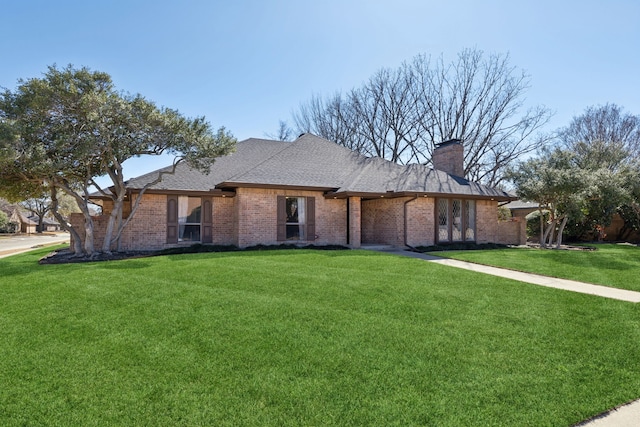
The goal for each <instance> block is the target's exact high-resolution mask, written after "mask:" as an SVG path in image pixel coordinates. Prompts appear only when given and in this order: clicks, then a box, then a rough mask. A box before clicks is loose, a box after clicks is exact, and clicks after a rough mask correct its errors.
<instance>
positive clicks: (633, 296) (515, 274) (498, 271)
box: [383, 250, 640, 425]
mask: <svg viewBox="0 0 640 427" xmlns="http://www.w3.org/2000/svg"><path fill="white" fill-rule="evenodd" d="M383 252H385V253H390V254H394V255H402V256H408V257H412V258H418V259H423V260H425V261H429V262H433V263H436V264H442V265H447V266H449V267H456V268H462V269H465V270H471V271H476V272H478V273H484V274H490V275H492V276H499V277H504V278H507V279H512V280H517V281H519V282H525V283H533V284H534V285H540V286H546V287H549V288H556V289H563V290H565V291H571V292H579V293H582V294H591V295H597V296H600V297H604V298H612V299H617V300H620V301H627V302H633V303H638V302H640V292H635V291H629V290H626V289H618V288H610V287H607V286H600V285H592V284H590V283H583V282H576V281H574V280H567V279H558V278H555V277H548V276H541V275H539V274H532V273H523V272H521V271H515V270H508V269H505V268H498V267H490V266H488V265H481V264H474V263H471V262H466V261H459V260H455V259H449V258H441V257H438V256H434V255H429V254H423V253H418V252H410V251H403V250H392V251H383ZM638 425H640V422H639V423H638Z"/></svg>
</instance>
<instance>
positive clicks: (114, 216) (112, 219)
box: [102, 196, 123, 253]
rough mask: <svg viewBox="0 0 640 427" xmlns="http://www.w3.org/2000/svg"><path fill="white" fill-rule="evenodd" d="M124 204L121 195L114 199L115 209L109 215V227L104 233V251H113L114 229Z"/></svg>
mask: <svg viewBox="0 0 640 427" xmlns="http://www.w3.org/2000/svg"><path fill="white" fill-rule="evenodd" d="M122 205H123V201H122V200H121V197H120V196H118V197H117V198H116V199H115V200H114V201H113V210H112V211H111V214H110V215H109V221H108V222H107V229H106V230H105V234H104V242H103V243H102V252H106V253H109V252H111V246H112V243H113V242H112V236H113V230H114V229H115V228H116V222H117V220H118V217H119V216H120V215H122Z"/></svg>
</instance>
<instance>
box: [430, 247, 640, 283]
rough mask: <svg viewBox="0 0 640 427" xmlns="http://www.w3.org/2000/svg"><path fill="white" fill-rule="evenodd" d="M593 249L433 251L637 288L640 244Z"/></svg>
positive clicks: (442, 254)
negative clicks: (639, 245) (638, 245)
mask: <svg viewBox="0 0 640 427" xmlns="http://www.w3.org/2000/svg"><path fill="white" fill-rule="evenodd" d="M592 246H595V247H596V248H597V249H596V250H595V251H568V250H551V249H525V248H510V249H493V250H480V251H450V252H437V253H434V255H437V256H443V257H447V258H455V259H459V260H462V261H469V262H475V263H478V264H485V265H492V266H495V267H504V268H509V269H512V270H519V271H526V272H530V273H537V274H543V275H545V276H551V277H560V278H564V279H571V280H578V281H581V282H587V283H594V284H598V285H604V286H612V287H615V288H620V289H628V290H632V291H640V278H639V276H638V272H639V271H640V247H637V246H630V245H616V244H598V245H592Z"/></svg>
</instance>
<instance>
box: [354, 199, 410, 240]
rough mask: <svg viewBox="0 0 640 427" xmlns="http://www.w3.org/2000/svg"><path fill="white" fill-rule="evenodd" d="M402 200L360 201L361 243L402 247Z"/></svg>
mask: <svg viewBox="0 0 640 427" xmlns="http://www.w3.org/2000/svg"><path fill="white" fill-rule="evenodd" d="M404 200H405V199H404V198H397V199H383V198H380V199H372V200H363V201H362V243H363V244H367V243H369V244H372V243H373V244H378V243H379V244H385V245H394V246H403V245H404V204H403V202H404Z"/></svg>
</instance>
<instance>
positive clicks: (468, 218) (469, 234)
mask: <svg viewBox="0 0 640 427" xmlns="http://www.w3.org/2000/svg"><path fill="white" fill-rule="evenodd" d="M464 204H465V208H466V209H465V211H464V212H465V225H466V227H467V228H466V229H465V232H464V240H466V241H471V242H473V241H475V240H476V201H475V200H465V202H464Z"/></svg>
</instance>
